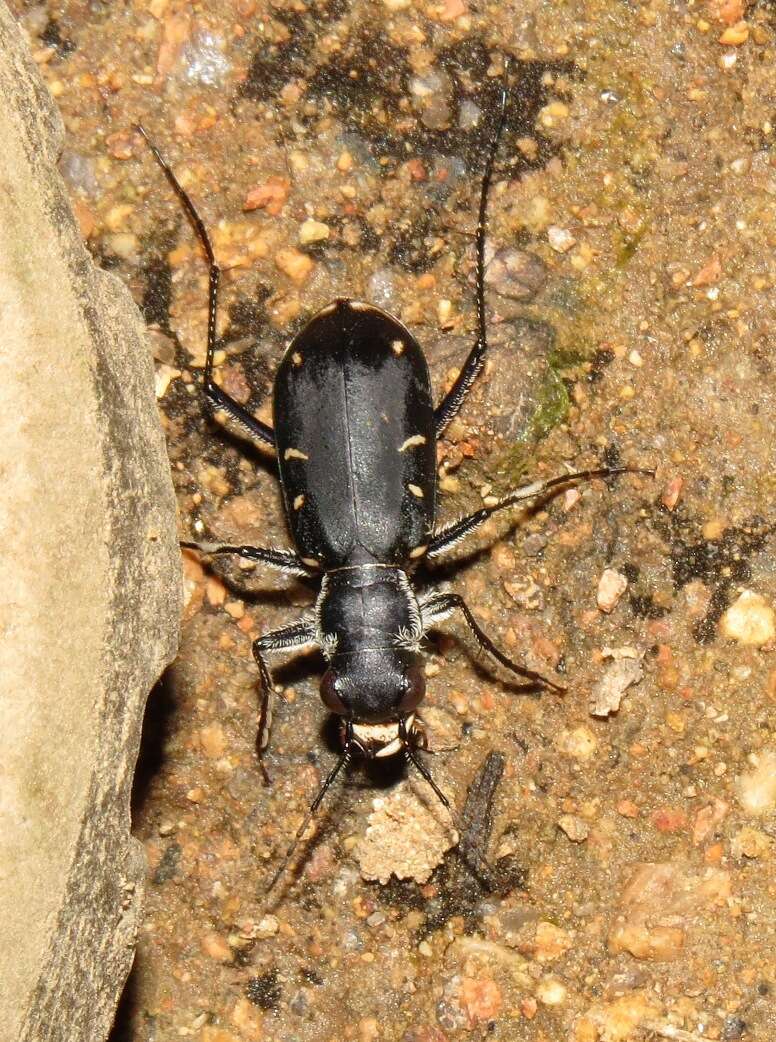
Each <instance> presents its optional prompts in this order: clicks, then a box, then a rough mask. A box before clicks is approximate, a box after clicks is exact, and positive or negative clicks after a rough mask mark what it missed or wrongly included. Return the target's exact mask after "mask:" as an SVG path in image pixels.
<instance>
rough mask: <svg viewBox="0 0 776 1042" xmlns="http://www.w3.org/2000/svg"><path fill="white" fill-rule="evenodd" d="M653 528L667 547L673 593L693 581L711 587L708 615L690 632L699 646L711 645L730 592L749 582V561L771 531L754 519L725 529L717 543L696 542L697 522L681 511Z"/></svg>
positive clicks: (760, 519)
mask: <svg viewBox="0 0 776 1042" xmlns="http://www.w3.org/2000/svg"><path fill="white" fill-rule="evenodd" d="M655 527H656V529H657V531H658V532H659V533H660V534H661V535H662V536H663V538H664V539H665V541H666V542H667V543H668V546H669V553H670V557H671V569H672V575H673V581H674V586H675V587H676V589H678V590H679V589H681V588H682V587H683V586H686V585H687V584H688V583H690V582H692V581H693V580H694V579H697V580H700V581H701V582H702V583H704V584H705V585H707V586H710V587H711V601H710V603H709V608H708V611H707V612H706V615H705V616H704V618H703V619H701V621H700V622H698V623H697V624H696V625H695V626H694V627H693V631H692V633H693V636H694V637H695V639H696V640H697V641H698V643H699V644H710V643H711V642H712V641H713V640H714V638H715V636H716V632H717V623H718V622H719V620H720V618H721V617H722V615H723V613H724V612H725V609H726V608H727V606H728V604H729V603H730V593H731V590H732V589H733V588H734V587H735V586H737V585H740V584H741V583H744V582H748V581H749V579H750V578H751V576H752V567H751V564H750V559H751V558H752V557H753V556H754V555H755V554H757V553H759V552H760V551H761V550H763V549H764V548H765V545H766V543H767V540H768V536H769V535H770V534H771V532H772V531H773V528H772V526H771V525H768V524H767V523H766V521H765V519H764V518H762V517H758V516H755V517H752V518H751V519H749V520H748V521H746V522H744V524H742V525H740V526H737V527H730V528H726V529H725V531H724V532H723V534H722V535H721V536H720V538H719V539H701V540H698V539H697V538H696V537H695V533H696V532H697V529H698V523H697V521H696V520H695V519H693V518H689V517H687V516H686V515H685V514H683V513H682V512H681V511H677V512H676V513H671V514H668V513H666V515H664V516H663V517H662V518H661V519H659V520H658V522H657V523H656V525H655Z"/></svg>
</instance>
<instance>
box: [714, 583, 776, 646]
mask: <svg viewBox="0 0 776 1042" xmlns="http://www.w3.org/2000/svg"><path fill="white" fill-rule="evenodd" d="M719 630H720V633H721V634H722V636H723V637H727V638H728V640H735V641H737V642H738V643H739V644H746V645H749V646H751V647H756V648H761V647H762V646H763V645H764V644H770V643H771V642H772V641H773V640H774V638H776V613H774V610H773V608H772V607H771V606H770V604H769V603H768V602H767V601H766V599H765V598H764V597H761V596H760V594H759V593H754V592H753V591H752V590H744V591H743V592H742V593H741V594H740V595H739V596H738V598H737V600H735V601H734V602H733V604H731V605H730V607H729V608H728V610H727V611H726V612H725V614H724V615H723V616H722V618H721V619H720V622H719Z"/></svg>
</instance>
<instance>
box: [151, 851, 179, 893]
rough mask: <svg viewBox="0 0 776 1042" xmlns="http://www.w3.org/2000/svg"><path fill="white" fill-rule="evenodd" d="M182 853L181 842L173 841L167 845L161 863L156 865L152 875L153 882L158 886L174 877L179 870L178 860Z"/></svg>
mask: <svg viewBox="0 0 776 1042" xmlns="http://www.w3.org/2000/svg"><path fill="white" fill-rule="evenodd" d="M181 853H182V849H181V845H180V843H175V842H172V843H170V844H169V845H168V846H167V847H165V850H164V853H163V854H162V856H161V859H160V861H159V864H158V865H157V866H156V871H155V872H154V874H153V875H152V876H151V882H152V883H155V884H156V885H157V886H161V885H162V884H163V883H166V882H167V881H168V880H169V879H172V878H173V876H175V874H176V873H177V871H178V862H179V861H180V859H181Z"/></svg>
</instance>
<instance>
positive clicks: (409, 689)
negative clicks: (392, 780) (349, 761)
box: [321, 648, 426, 756]
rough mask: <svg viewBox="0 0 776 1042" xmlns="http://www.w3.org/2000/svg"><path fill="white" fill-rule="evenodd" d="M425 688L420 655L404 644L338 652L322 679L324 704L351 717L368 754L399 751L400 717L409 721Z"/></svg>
mask: <svg viewBox="0 0 776 1042" xmlns="http://www.w3.org/2000/svg"><path fill="white" fill-rule="evenodd" d="M425 693H426V677H425V673H424V671H423V665H422V663H421V660H420V656H419V655H417V654H416V653H414V652H411V651H407V650H404V649H393V648H392V649H382V650H379V651H367V652H361V653H360V654H358V655H352V656H351V655H342V656H337V658H335V659H334V660H333V661H332V665H331V667H330V668H329V669H327V671H326V672H325V673H324V675H323V678H322V679H321V698H322V700H323V704H324V705H325V706H326V708H327V709H329V710H330V711H331V712H332V713H335V714H336V715H337V716H341V717H344V718H345V719H346V720H350V721H352V722H353V724H354V727H355V731H356V734H357V737H358V738H359V743H358V744H359V745H360V746H361V748H362V750H363V751H364V753H365V754H366V755H368V756H388V755H391V754H392V753H394V752H398V750H399V749H400V748H401V747H402V746H403V744H404V742H403V741H399V740H398V724H399V721H405V727H406V722H407V721H408V720H409V719H410V717H413V716H414V713H415V710H416V709H417V707H418V706H419V705H420V703H421V702H422V701H423V696H424V695H425ZM366 729H368V731H369V733H368V734H367V730H366ZM407 730H408V731H409V728H407ZM389 749H390V752H389V751H388V750H389ZM383 750H385V751H383Z"/></svg>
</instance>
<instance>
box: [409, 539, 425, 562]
mask: <svg viewBox="0 0 776 1042" xmlns="http://www.w3.org/2000/svg"><path fill="white" fill-rule="evenodd" d="M426 550H428V544H427V543H425V544H424V545H423V546H416V547H415V549H414V550H410V557H412V558H413V559H414V558H416V557H422V556H423V554H424V553H425V552H426Z"/></svg>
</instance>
